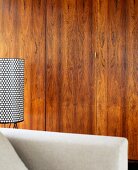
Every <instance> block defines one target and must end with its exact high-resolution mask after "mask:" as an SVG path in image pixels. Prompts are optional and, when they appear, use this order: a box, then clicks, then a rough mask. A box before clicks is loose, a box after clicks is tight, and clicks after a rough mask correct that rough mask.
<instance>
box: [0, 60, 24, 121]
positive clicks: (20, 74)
mask: <svg viewBox="0 0 138 170" xmlns="http://www.w3.org/2000/svg"><path fill="white" fill-rule="evenodd" d="M23 120H24V60H23V59H17V58H14V59H13V58H0V123H3V124H5V123H18V122H21V121H23Z"/></svg>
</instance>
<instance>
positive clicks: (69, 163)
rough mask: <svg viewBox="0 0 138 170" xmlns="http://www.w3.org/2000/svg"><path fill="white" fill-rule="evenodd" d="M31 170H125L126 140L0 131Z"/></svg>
mask: <svg viewBox="0 0 138 170" xmlns="http://www.w3.org/2000/svg"><path fill="white" fill-rule="evenodd" d="M0 131H1V132H2V133H3V134H4V135H5V136H7V138H8V139H9V141H10V142H11V144H12V145H13V147H14V148H15V150H16V151H17V153H18V154H19V156H20V157H21V159H22V160H23V161H24V163H25V164H26V165H27V166H28V168H29V169H30V170H127V169H128V168H127V164H128V163H127V162H128V157H127V155H128V143H127V140H126V139H125V138H117V137H104V136H93V135H77V134H66V133H53V132H44V131H43V132H42V131H31V130H18V129H17V130H15V129H0Z"/></svg>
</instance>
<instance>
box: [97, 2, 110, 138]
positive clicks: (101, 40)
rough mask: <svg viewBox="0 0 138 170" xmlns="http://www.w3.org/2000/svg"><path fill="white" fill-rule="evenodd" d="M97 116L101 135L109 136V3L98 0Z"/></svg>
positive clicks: (98, 130)
mask: <svg viewBox="0 0 138 170" xmlns="http://www.w3.org/2000/svg"><path fill="white" fill-rule="evenodd" d="M97 10H98V16H97V24H98V26H97V28H98V29H97V35H98V38H97V49H98V56H97V58H96V89H95V90H96V98H97V99H96V100H97V103H96V116H97V130H96V133H97V134H99V135H107V120H108V119H107V60H108V56H107V55H108V53H107V49H108V38H107V37H108V1H107V0H97Z"/></svg>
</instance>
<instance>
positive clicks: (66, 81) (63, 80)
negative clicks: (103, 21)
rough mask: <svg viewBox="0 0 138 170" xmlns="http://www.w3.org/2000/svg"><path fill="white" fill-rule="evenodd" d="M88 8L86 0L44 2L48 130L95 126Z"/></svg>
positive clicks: (79, 130)
mask: <svg viewBox="0 0 138 170" xmlns="http://www.w3.org/2000/svg"><path fill="white" fill-rule="evenodd" d="M91 7H93V8H94V4H93V5H92V2H91V1H89V0H80V1H77V0H75V1H72V0H60V1H59V0H55V1H51V0H48V1H47V35H46V42H47V43H46V44H47V50H46V51H47V73H46V74H47V76H46V77H47V79H46V82H47V87H46V88H47V90H46V129H47V130H54V131H63V132H76V133H91V132H92V131H93V130H92V129H93V128H94V127H95V122H94V121H95V118H94V113H95V105H94V102H95V101H94V100H95V99H94V96H95V95H94V62H93V60H94V57H93V56H94V55H93V54H94V50H93V47H94V43H93V42H92V38H93V39H94V37H93V35H92V26H93V22H94V19H92V9H91ZM93 14H94V13H93ZM93 29H94V27H93ZM92 122H93V123H92Z"/></svg>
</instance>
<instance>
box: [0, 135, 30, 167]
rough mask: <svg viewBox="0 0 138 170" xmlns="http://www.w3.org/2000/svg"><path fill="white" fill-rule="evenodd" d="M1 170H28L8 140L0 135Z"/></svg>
mask: <svg viewBox="0 0 138 170" xmlns="http://www.w3.org/2000/svg"><path fill="white" fill-rule="evenodd" d="M0 169H2V170H8V169H9V170H27V168H26V167H25V165H24V163H23V162H22V161H21V159H20V158H19V156H18V155H17V153H16V152H15V150H14V148H13V146H12V145H11V144H10V142H9V141H8V139H7V138H6V137H5V136H4V135H2V134H1V133H0Z"/></svg>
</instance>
